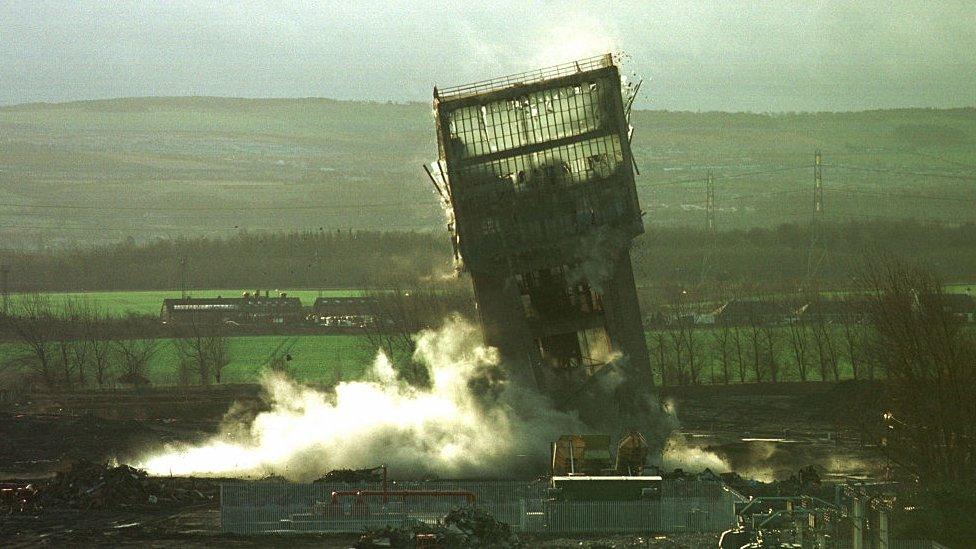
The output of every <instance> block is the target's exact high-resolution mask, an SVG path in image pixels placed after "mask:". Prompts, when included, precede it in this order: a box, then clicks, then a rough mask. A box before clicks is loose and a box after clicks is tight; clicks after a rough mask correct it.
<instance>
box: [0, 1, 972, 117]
mask: <svg viewBox="0 0 976 549" xmlns="http://www.w3.org/2000/svg"><path fill="white" fill-rule="evenodd" d="M608 49H613V50H618V51H624V52H626V53H627V54H629V55H630V57H631V59H632V60H631V62H630V63H629V65H628V66H627V70H628V72H633V73H636V74H637V75H639V76H640V77H642V78H644V80H645V82H644V86H643V87H642V98H641V100H640V103H639V106H641V107H644V108H653V109H671V110H730V111H792V110H859V109H869V108H879V107H909V106H916V107H926V106H931V107H954V106H974V105H976V1H972V0H960V1H957V2H955V1H938V0H930V1H918V2H915V1H898V0H888V1H880V0H859V1H815V0H808V1H803V2H801V1H799V0H795V1H781V2H780V1H774V0H765V1H760V0H757V1H755V2H734V1H727V0H715V1H712V2H708V1H704V0H702V1H697V2H694V1H687V2H685V1H637V0H632V1H616V2H608V1H590V2H587V1H579V0H577V1H573V2H561V1H539V2H525V1H523V2H517V1H513V0H505V1H501V2H488V1H483V2H476V1H458V2H425V1H423V0H393V1H389V2H377V1H372V0H369V1H367V0H343V1H339V2H290V1H283V0H282V1H278V2H273V1H251V2H247V1H238V2H209V1H202V0H185V1H174V0H166V1H163V0H159V1H157V2H137V1H132V2H123V1H104V0H99V1H77V2H71V1H63V2H57V1H46V0H24V1H20V0H0V103H3V104H11V103H23V102H32V101H66V100H76V99H94V98H110V97H120V96H151V95H161V96H172V95H221V96H239V97H306V96H317V97H331V98H338V99H371V100H382V101H386V100H394V101H408V100H413V101H425V102H426V101H429V99H430V97H431V89H432V87H433V86H434V85H435V84H437V85H441V86H450V85H454V84H460V83H464V82H467V81H472V80H481V79H484V78H486V77H491V76H498V75H502V74H505V73H509V72H517V71H521V70H527V69H531V68H536V67H538V66H544V65H548V64H555V63H560V62H565V61H569V60H572V59H573V58H575V57H581V56H587V55H590V54H596V53H600V52H601V51H605V50H608Z"/></svg>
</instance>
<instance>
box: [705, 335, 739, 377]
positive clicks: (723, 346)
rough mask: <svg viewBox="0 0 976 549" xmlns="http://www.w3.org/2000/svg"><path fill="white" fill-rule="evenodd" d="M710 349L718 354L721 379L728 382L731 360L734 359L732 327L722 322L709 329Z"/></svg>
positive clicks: (731, 368) (731, 365)
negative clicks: (710, 337)
mask: <svg viewBox="0 0 976 549" xmlns="http://www.w3.org/2000/svg"><path fill="white" fill-rule="evenodd" d="M711 336H712V350H713V352H714V354H715V355H716V356H718V359H719V364H720V365H721V368H722V369H721V376H722V377H721V381H722V383H725V384H728V383H729V381H730V380H731V379H732V370H733V367H734V366H733V362H734V360H735V349H734V347H733V344H734V342H733V340H732V337H733V336H732V328H731V327H730V326H729V325H727V324H722V325H721V326H717V327H715V328H714V329H712V330H711Z"/></svg>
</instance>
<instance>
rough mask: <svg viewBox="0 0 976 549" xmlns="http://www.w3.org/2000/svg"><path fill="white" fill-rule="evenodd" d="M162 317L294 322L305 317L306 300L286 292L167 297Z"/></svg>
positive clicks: (161, 312)
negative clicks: (273, 295) (304, 304)
mask: <svg viewBox="0 0 976 549" xmlns="http://www.w3.org/2000/svg"><path fill="white" fill-rule="evenodd" d="M159 317H160V319H161V320H162V321H163V322H188V321H192V320H207V321H214V320H217V321H221V322H226V321H230V322H237V323H240V324H292V323H297V322H301V321H302V320H303V318H304V314H303V309H302V301H301V299H299V298H297V297H288V296H287V295H286V294H281V295H279V296H275V297H271V296H268V295H263V296H262V295H260V294H257V293H256V294H244V295H243V296H242V297H222V296H217V297H187V298H175V299H164V300H163V306H162V309H161V310H160V312H159Z"/></svg>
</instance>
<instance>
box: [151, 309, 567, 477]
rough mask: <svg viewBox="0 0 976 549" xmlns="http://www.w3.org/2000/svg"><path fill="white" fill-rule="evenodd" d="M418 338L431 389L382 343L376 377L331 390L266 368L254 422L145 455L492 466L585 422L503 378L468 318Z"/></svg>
mask: <svg viewBox="0 0 976 549" xmlns="http://www.w3.org/2000/svg"><path fill="white" fill-rule="evenodd" d="M416 341H417V351H416V354H415V356H414V359H415V360H416V361H418V362H419V363H421V364H423V365H425V366H426V367H427V368H428V369H429V371H430V374H431V376H430V377H431V386H430V387H429V388H426V389H419V388H416V387H412V386H409V385H407V384H405V383H403V382H401V381H399V380H398V379H397V378H396V375H395V372H394V369H393V367H392V365H391V364H390V361H389V360H388V359H387V358H386V357H385V356H384V355H382V354H379V355H378V356H377V357H376V360H375V362H374V364H373V368H372V372H371V374H372V375H371V376H370V379H369V380H368V381H355V382H344V383H340V384H338V385H337V386H336V387H335V389H334V391H330V392H323V391H318V390H315V389H311V388H308V387H305V386H302V385H300V384H298V383H295V382H294V381H292V380H290V379H288V378H287V377H284V376H281V375H269V376H268V377H267V378H266V379H265V380H264V384H265V388H266V390H267V393H268V402H269V404H270V410H268V411H266V412H262V413H260V414H258V415H257V416H256V417H255V418H254V420H253V421H252V422H251V423H250V424H249V425H246V426H244V428H243V429H242V428H241V426H240V425H234V424H228V425H225V426H224V429H223V432H224V433H226V434H222V435H218V436H215V437H214V438H212V439H210V440H208V441H206V442H204V443H203V444H200V445H175V446H169V447H166V448H165V449H164V450H163V451H162V452H160V453H156V454H154V455H149V456H146V457H145V458H144V459H142V460H140V462H139V463H137V464H136V465H137V466H139V467H141V468H144V469H146V470H148V471H149V472H150V473H153V474H174V475H230V476H263V475H266V474H269V473H275V474H279V475H282V476H285V477H288V478H290V479H294V480H309V479H313V478H316V477H317V476H319V475H321V474H323V473H325V472H327V471H329V470H332V469H337V468H361V467H367V466H375V465H378V464H380V463H385V464H388V465H389V466H390V467H391V470H392V471H394V472H396V473H399V474H404V475H417V474H433V475H438V476H444V477H452V476H453V477H459V476H473V475H480V476H491V475H499V474H503V473H506V472H507V473H510V472H512V471H513V470H515V469H517V468H522V469H523V470H524V469H527V468H532V466H535V467H536V468H542V467H544V464H545V461H546V459H547V457H548V451H549V442H550V441H552V440H555V439H556V438H558V436H560V435H562V434H566V433H579V432H586V428H585V427H584V426H583V425H582V423H581V422H580V421H579V420H578V418H577V417H576V415H575V414H570V413H566V412H561V411H557V410H555V409H554V408H553V406H552V403H551V402H549V401H548V400H547V399H545V398H543V397H542V396H540V395H539V394H537V393H535V392H532V391H529V390H527V389H525V388H523V387H521V386H519V385H517V384H514V383H510V382H508V381H506V380H505V379H504V376H503V375H502V374H501V370H500V368H499V367H498V354H497V352H496V351H495V349H493V348H490V347H485V346H484V345H482V344H481V342H480V334H479V332H478V331H477V330H476V329H475V328H474V327H472V326H471V325H470V324H469V323H467V322H465V321H463V320H462V319H460V318H457V317H454V318H451V319H449V320H448V321H446V322H445V324H444V326H443V327H442V328H441V329H439V330H436V331H435V330H428V331H424V332H421V333H420V334H418V335H417V339H416ZM235 432H237V433H238V434H237V435H235V434H234V433H235ZM519 456H522V457H521V461H520V460H519Z"/></svg>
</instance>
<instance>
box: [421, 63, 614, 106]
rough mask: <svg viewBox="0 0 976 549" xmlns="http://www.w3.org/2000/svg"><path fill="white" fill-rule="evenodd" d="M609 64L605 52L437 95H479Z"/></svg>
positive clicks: (438, 92)
mask: <svg viewBox="0 0 976 549" xmlns="http://www.w3.org/2000/svg"><path fill="white" fill-rule="evenodd" d="M611 65H613V56H612V55H611V54H609V53H606V54H603V55H597V56H594V57H587V58H585V59H579V60H577V61H572V62H569V63H563V64H561V65H555V66H552V67H546V68H543V69H536V70H532V71H526V72H520V73H518V74H510V75H508V76H501V77H498V78H492V79H491V80H482V81H481V82H474V83H472V84H462V85H460V86H454V87H451V88H444V89H440V90H437V97H438V98H439V99H441V100H444V99H447V100H452V99H460V98H462V97H470V96H473V95H480V94H483V93H488V92H493V91H497V90H503V89H506V88H511V87H514V86H520V85H527V84H534V83H536V82H543V81H545V80H550V79H553V78H559V77H562V76H569V75H571V74H577V73H581V72H587V71H592V70H597V69H602V68H605V67H609V66H611Z"/></svg>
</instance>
